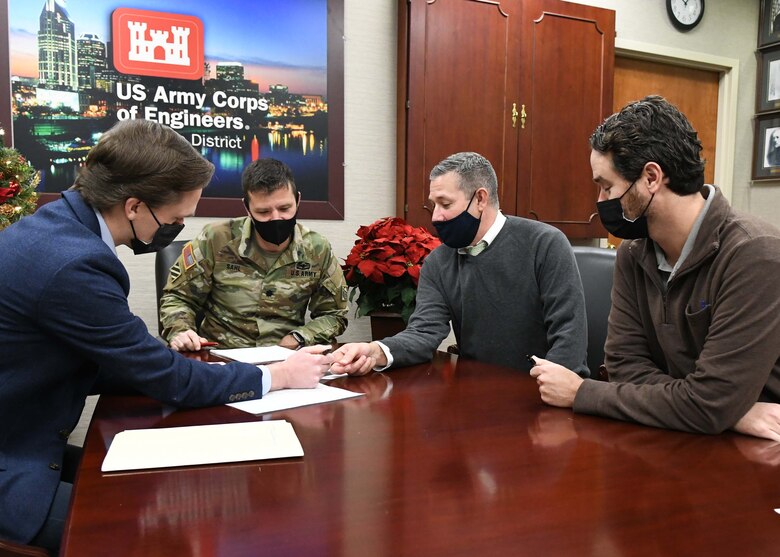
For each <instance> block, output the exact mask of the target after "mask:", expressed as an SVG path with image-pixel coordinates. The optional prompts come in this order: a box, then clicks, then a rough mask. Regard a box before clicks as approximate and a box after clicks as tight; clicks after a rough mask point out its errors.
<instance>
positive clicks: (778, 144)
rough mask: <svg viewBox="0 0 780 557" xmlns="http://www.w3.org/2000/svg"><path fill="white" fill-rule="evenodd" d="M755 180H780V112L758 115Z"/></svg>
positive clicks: (754, 153) (754, 158)
mask: <svg viewBox="0 0 780 557" xmlns="http://www.w3.org/2000/svg"><path fill="white" fill-rule="evenodd" d="M753 180H780V114H765V115H759V116H756V136H755V140H754V152H753Z"/></svg>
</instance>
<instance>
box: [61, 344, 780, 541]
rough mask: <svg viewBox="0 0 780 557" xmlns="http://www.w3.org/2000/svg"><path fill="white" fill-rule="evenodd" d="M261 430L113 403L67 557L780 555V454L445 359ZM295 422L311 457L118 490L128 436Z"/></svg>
mask: <svg viewBox="0 0 780 557" xmlns="http://www.w3.org/2000/svg"><path fill="white" fill-rule="evenodd" d="M330 384H332V385H334V386H337V387H342V388H346V389H351V390H354V391H360V392H364V393H366V395H367V396H365V397H360V398H358V399H352V400H347V401H341V402H336V403H329V404H322V405H317V406H310V407H304V408H297V409H292V410H288V411H284V412H277V413H273V414H267V415H264V416H259V417H257V416H253V415H250V414H245V413H243V412H241V411H238V410H235V409H233V408H229V407H226V406H223V407H214V408H206V409H199V410H177V411H173V410H172V409H171V408H168V407H165V406H163V405H161V404H159V403H157V402H154V401H152V400H150V399H147V398H143V397H101V399H100V401H99V403H98V407H97V409H96V412H95V416H94V418H93V421H92V424H91V426H90V431H89V433H88V436H87V440H86V443H85V454H84V459H83V462H82V469H81V471H80V473H79V477H78V479H77V483H76V486H75V489H74V500H73V504H72V513H71V516H70V519H69V523H68V525H67V527H66V537H65V540H64V545H63V554H64V555H67V556H79V557H82V556H89V555H106V554H110V555H113V556H150V555H166V556H170V555H208V556H217V555H220V556H241V555H253V556H254V555H262V554H268V555H307V556H308V555H321V556H339V555H345V556H364V555H371V556H379V557H381V556H388V557H389V556H397V555H420V556H423V555H425V556H429V555H475V554H482V555H539V556H540V555H593V556H599V557H601V556H612V555H615V556H617V555H694V554H696V555H703V554H709V555H737V554H738V555H752V554H755V555H759V554H760V555H770V554H774V553H776V551H777V547H778V540H780V515H778V514H777V513H776V512H775V511H774V509H776V508H780V481H778V478H780V468H778V463H780V447H778V445H777V444H773V443H771V442H768V441H762V440H759V439H751V438H747V437H741V436H738V435H736V434H731V433H727V434H724V435H720V436H700V435H690V434H685V433H678V432H672V431H663V430H657V429H652V428H647V427H642V426H637V425H633V424H626V423H621V422H616V421H610V420H603V419H600V418H595V417H591V416H582V415H575V414H573V413H572V412H571V411H569V410H562V409H556V408H551V407H548V406H545V405H544V404H542V403H541V401H540V399H539V394H538V391H537V388H536V383H535V382H534V381H533V379H531V378H530V377H529V376H527V375H525V374H522V373H519V372H517V371H513V370H508V369H504V368H499V367H496V366H491V365H486V364H480V363H477V362H473V361H471V362H470V361H465V360H461V361H458V360H457V358H456V357H455V356H450V355H447V354H438V355H437V356H436V358H435V359H434V361H433V362H432V363H430V364H425V365H419V366H414V367H410V368H405V369H398V370H393V371H390V372H386V373H379V374H373V375H369V376H365V377H359V378H343V379H338V380H335V381H332V382H331V383H330ZM280 418H281V419H286V420H288V421H290V422H291V423H292V424H293V426H294V428H295V430H296V433H297V435H298V437H299V438H300V440H301V444H302V445H303V448H304V451H305V456H304V457H303V458H300V459H285V460H276V461H262V462H250V463H237V464H222V465H216V466H197V467H191V468H176V469H166V470H152V471H144V472H134V473H114V474H102V473H101V472H100V464H101V462H102V460H103V458H104V456H105V454H106V450H107V447H108V445H109V444H110V442H111V440H112V439H113V436H114V435H115V434H116V433H117V432H119V431H122V430H124V429H130V428H146V427H173V426H182V425H200V424H209V423H221V422H238V421H248V420H257V419H280Z"/></svg>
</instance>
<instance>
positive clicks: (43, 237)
mask: <svg viewBox="0 0 780 557" xmlns="http://www.w3.org/2000/svg"><path fill="white" fill-rule="evenodd" d="M213 172H214V167H213V165H212V164H211V163H209V162H208V161H206V160H205V159H203V157H201V156H200V155H199V154H198V153H197V152H196V151H195V149H193V148H192V146H191V145H190V144H189V143H188V142H187V141H186V140H185V139H184V138H183V137H182V136H180V135H178V134H177V133H175V132H174V131H172V130H171V129H170V128H167V127H165V126H162V125H160V124H156V123H153V122H148V121H144V120H132V121H126V122H121V123H119V124H117V125H116V126H114V127H113V128H112V129H111V130H109V131H108V132H107V133H105V134H104V135H103V137H102V138H101V139H100V141H99V142H98V144H97V145H96V146H95V147H94V148H93V149H92V151H91V152H90V153H89V156H88V157H87V161H86V163H85V165H84V167H83V168H82V169H81V170H80V172H79V175H78V177H77V178H76V181H75V184H74V185H73V187H72V188H71V189H70V190H69V191H66V192H64V193H63V197H62V199H59V200H57V201H55V202H52V203H49V204H47V205H45V206H44V207H42V208H41V209H40V210H39V211H38V212H36V213H35V214H34V215H32V216H29V217H27V218H24V219H22V220H20V221H19V222H18V223H16V224H14V225H13V226H10V227H9V228H7V229H6V230H4V231H3V232H2V233H0V339H2V342H0V424H2V425H1V426H0V539H7V540H11V541H15V542H21V543H32V544H33V545H38V546H42V547H46V548H48V549H50V550H53V551H56V550H57V548H58V546H59V543H60V537H61V534H62V526H63V523H64V519H65V514H66V512H67V507H68V501H69V499H70V488H71V486H70V484H69V483H67V482H65V481H62V480H63V479H65V478H61V473H62V466H63V454H64V452H65V450H66V443H67V438H68V434H69V432H70V430H71V429H72V428H73V426H74V425H75V424H76V422H77V421H78V418H79V415H80V414H81V411H82V408H83V405H84V399H85V397H86V396H87V395H88V394H89V393H90V392H91V391H92V390H93V387H94V386H95V385H96V383H97V381H98V380H101V381H102V380H105V381H107V382H108V383H110V384H112V385H121V386H126V387H127V388H129V389H134V390H136V391H140V392H141V393H143V394H145V395H148V396H150V397H153V398H155V399H158V400H160V401H163V402H166V403H169V404H173V405H176V406H185V407H186V406H190V407H192V406H207V405H217V404H225V403H227V402H229V401H235V400H244V399H250V398H259V397H261V396H263V394H265V393H266V392H268V391H269V390H271V389H282V388H287V387H298V388H301V387H314V386H316V384H317V383H318V381H319V379H320V377H321V376H322V374H323V373H325V372H326V371H327V369H328V368H329V366H330V363H331V357H330V356H326V355H322V354H320V352H321V350H322V349H321V348H317V347H311V348H306V349H303V350H301V351H299V352H296V354H295V355H294V356H292V357H290V359H288V360H287V362H283V363H279V364H273V365H271V366H261V367H260V369H258V367H256V366H252V365H249V364H241V363H231V364H228V365H224V366H218V365H209V364H207V363H203V362H198V361H195V360H191V359H187V358H184V357H183V356H181V355H179V354H177V353H176V352H174V351H172V350H170V349H168V348H166V347H165V346H163V345H162V344H161V343H160V342H159V341H158V340H156V339H155V338H154V337H152V336H151V335H149V333H148V331H147V328H146V326H145V325H144V323H143V321H141V319H139V318H138V317H136V316H135V315H133V314H132V313H131V312H130V308H129V307H128V303H127V294H128V291H129V288H130V285H129V279H128V275H127V272H126V270H125V268H124V267H123V266H122V264H121V262H120V261H119V259H118V258H117V256H116V246H118V245H125V246H128V247H130V248H132V249H133V251H134V252H135V253H148V252H152V251H156V250H159V249H161V248H163V247H164V246H166V245H168V244H169V243H170V242H171V241H172V240H173V238H174V237H175V236H176V234H178V233H179V232H180V231H181V229H182V228H183V226H184V225H183V220H184V218H185V217H188V216H191V215H192V214H193V213H194V212H195V207H196V205H197V203H198V200H199V199H200V196H201V192H202V190H203V188H204V187H206V185H207V184H208V183H209V181H210V180H211V177H212V175H213Z"/></svg>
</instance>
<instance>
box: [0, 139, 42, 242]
mask: <svg viewBox="0 0 780 557" xmlns="http://www.w3.org/2000/svg"><path fill="white" fill-rule="evenodd" d="M40 180H41V179H40V176H39V175H38V172H36V171H35V169H33V167H32V166H30V163H28V162H27V160H25V158H24V157H23V156H22V155H20V154H19V151H17V150H16V149H10V148H7V147H0V230H3V229H4V228H7V227H9V226H10V225H12V224H13V223H15V222H16V221H18V220H19V219H20V218H22V217H23V216H25V215H29V214H31V213H32V212H34V211H35V206H36V202H37V201H38V194H37V193H36V191H35V188H36V187H38V183H39V182H40Z"/></svg>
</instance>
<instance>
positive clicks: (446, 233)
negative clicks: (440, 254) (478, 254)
mask: <svg viewBox="0 0 780 557" xmlns="http://www.w3.org/2000/svg"><path fill="white" fill-rule="evenodd" d="M476 194H477V192H476V191H475V192H474V193H473V194H471V199H469V204H468V205H466V210H465V211H463V212H462V213H461V214H459V215H458V216H457V217H455V218H453V219H450V220H445V221H442V222H434V223H433V227H434V228H435V229H436V232H437V233H438V234H439V238H441V241H442V242H444V244H445V245H447V246H449V247H451V248H455V249H460V248H465V247H466V246H468V245H469V244H470V243H471V241H472V240H473V239H474V237H475V236H476V235H477V231H478V230H479V223H480V221H481V220H482V215H480V216H479V218H477V217H475V216H474V215H472V214H471V213H469V207H471V202H472V201H474V196H475V195H476Z"/></svg>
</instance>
